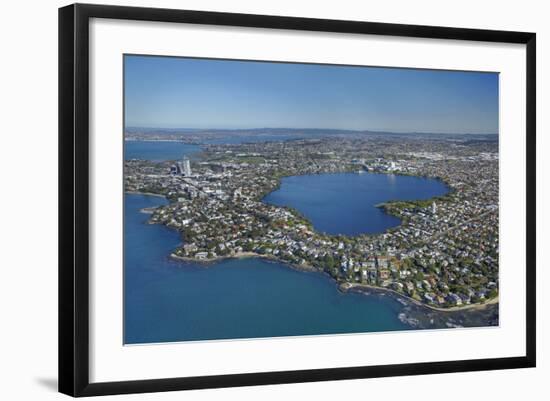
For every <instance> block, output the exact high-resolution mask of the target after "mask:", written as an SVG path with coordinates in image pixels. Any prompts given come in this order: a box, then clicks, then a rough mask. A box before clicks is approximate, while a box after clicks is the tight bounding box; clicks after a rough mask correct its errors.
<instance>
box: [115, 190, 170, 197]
mask: <svg viewBox="0 0 550 401" xmlns="http://www.w3.org/2000/svg"><path fill="white" fill-rule="evenodd" d="M124 193H125V194H128V195H147V196H156V197H159V198H164V199H167V198H166V196H164V195H161V194H155V193H153V192H139V191H124Z"/></svg>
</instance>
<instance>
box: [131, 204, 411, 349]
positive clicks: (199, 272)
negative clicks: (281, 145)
mask: <svg viewBox="0 0 550 401" xmlns="http://www.w3.org/2000/svg"><path fill="white" fill-rule="evenodd" d="M165 202H166V201H165V200H164V199H163V198H159V197H153V196H145V195H129V194H126V195H125V197H124V205H125V211H124V216H125V224H124V230H125V232H124V234H125V244H124V254H125V265H124V285H125V288H124V320H125V321H124V342H125V343H126V344H136V343H152V342H169V341H187V340H213V339H231V338H257V337H277V336H297V335H316V334H336V333H357V332H374V331H391V330H404V329H409V328H410V327H409V326H407V325H405V324H404V323H402V322H401V321H400V320H399V319H398V316H397V315H398V314H399V312H400V311H401V310H402V305H401V304H400V303H399V302H397V301H396V300H395V299H394V298H393V297H390V296H383V295H364V294H358V293H341V292H340V291H338V289H337V287H336V284H335V282H334V281H333V280H331V279H330V278H328V277H327V276H325V275H323V274H320V273H306V272H301V271H296V270H293V269H291V268H289V267H288V266H286V265H283V264H280V263H273V262H267V261H264V260H261V259H256V258H254V259H240V260H226V261H223V262H221V263H216V264H213V265H209V266H208V268H205V267H204V266H202V265H197V264H193V263H182V262H177V261H174V260H171V259H170V258H169V254H170V252H171V251H172V250H173V249H174V248H175V247H176V246H177V245H178V244H179V243H180V238H179V235H178V234H177V232H175V231H172V230H170V229H168V228H166V227H164V226H160V225H149V224H146V221H147V219H148V215H147V214H143V213H140V209H142V208H144V207H150V206H154V205H159V204H163V203H165Z"/></svg>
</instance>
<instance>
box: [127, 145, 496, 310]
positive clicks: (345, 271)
mask: <svg viewBox="0 0 550 401" xmlns="http://www.w3.org/2000/svg"><path fill="white" fill-rule="evenodd" d="M164 137H166V136H164ZM168 137H170V136H168ZM171 137H172V138H175V137H176V135H172V136H171ZM132 139H134V140H140V139H144V138H140V137H136V136H134V138H132V137H131V136H130V137H128V136H127V140H132ZM155 139H157V138H155ZM174 140H176V139H174ZM178 140H184V141H188V142H192V140H193V136H192V135H191V136H189V135H188V136H186V137H185V138H183V139H178ZM201 147H202V151H201V152H200V153H199V154H197V155H193V158H192V160H190V159H188V158H187V157H184V158H182V159H181V160H178V161H165V162H153V161H149V160H127V161H126V162H125V190H126V191H127V192H140V193H153V194H161V195H164V196H166V197H167V198H168V199H169V201H170V202H169V204H168V205H166V206H161V207H157V208H154V209H152V210H148V212H150V213H151V218H150V223H156V224H164V225H166V226H168V227H172V228H174V229H176V230H178V231H179V232H180V233H181V235H182V239H183V243H182V245H181V247H179V248H177V249H175V250H174V252H173V254H172V256H173V257H175V258H180V259H183V260H190V261H200V262H204V263H208V262H212V261H215V260H219V259H221V258H226V257H244V256H257V257H265V258H271V259H274V260H278V261H281V262H284V263H287V264H289V265H292V266H295V267H298V268H302V269H309V270H318V271H322V272H326V273H327V274H329V275H330V276H332V277H333V278H334V279H335V280H336V281H337V282H338V283H339V284H340V286H341V287H342V288H348V289H349V288H353V287H365V288H367V287H377V288H385V289H391V290H393V291H396V292H398V293H400V294H402V295H404V296H407V297H410V298H412V299H414V300H416V301H417V302H420V303H423V304H426V305H428V306H431V307H433V308H441V309H448V308H456V307H462V306H465V305H472V304H481V303H486V302H488V301H489V300H496V299H497V297H498V286H499V284H498V260H499V243H498V241H499V237H498V225H499V224H498V218H499V214H498V213H499V209H498V199H499V178H498V141H497V139H496V136H494V138H492V139H487V138H477V139H470V137H468V136H465V135H464V136H461V137H453V136H449V137H446V136H443V135H439V136H437V135H433V136H430V135H414V134H409V135H383V134H379V135H374V134H371V135H367V134H364V135H360V134H356V135H336V134H333V135H326V136H313V135H311V136H310V137H308V138H306V139H291V140H276V139H275V140H270V141H268V142H258V143H239V144H203V145H201ZM341 172H348V173H349V172H353V173H358V174H361V173H365V172H376V173H384V174H404V175H413V176H422V177H431V178H437V179H440V180H442V181H443V182H445V183H446V184H447V186H448V187H449V193H448V194H447V195H445V196H442V197H438V198H434V199H429V200H422V201H406V202H401V201H400V202H387V203H385V204H382V205H378V206H379V207H381V208H383V209H384V210H385V212H386V213H389V214H391V215H394V216H397V217H399V218H400V219H401V225H399V226H398V227H395V228H393V229H390V230H387V231H386V232H384V233H381V234H376V235H367V234H364V235H358V236H353V237H352V236H344V235H328V234H325V233H322V232H318V231H316V230H315V228H314V227H313V226H312V224H311V222H310V221H308V220H307V219H306V218H304V217H303V216H302V215H301V214H300V213H299V212H298V211H297V210H294V209H292V208H288V207H279V206H274V205H270V204H267V203H265V202H263V201H262V199H263V198H264V197H265V196H266V195H267V194H269V193H270V192H272V191H274V190H276V189H277V188H278V187H279V185H280V184H281V179H282V178H283V177H286V176H295V175H304V174H326V173H341Z"/></svg>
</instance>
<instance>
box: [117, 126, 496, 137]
mask: <svg viewBox="0 0 550 401" xmlns="http://www.w3.org/2000/svg"><path fill="white" fill-rule="evenodd" d="M129 129H143V130H159V131H162V130H165V131H166V130H169V131H178V130H186V131H256V130H292V131H300V130H304V131H342V132H350V133H375V134H417V135H418V134H424V135H499V133H498V132H437V131H392V130H383V129H345V128H313V127H310V128H303V127H300V128H290V127H254V128H193V127H144V126H128V127H125V128H124V133H125V134H126V133H127V130H129Z"/></svg>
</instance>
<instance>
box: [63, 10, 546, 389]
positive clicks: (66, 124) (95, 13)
mask: <svg viewBox="0 0 550 401" xmlns="http://www.w3.org/2000/svg"><path fill="white" fill-rule="evenodd" d="M91 18H107V19H120V20H140V21H160V22H175V23H188V24H205V25H218V26H239V27H251V28H275V29H285V30H303V31H322V32H337V33H353V34H369V35H386V36H401V37H415V38H437V39H450V40H468V41H484V42H500V43H516V44H524V45H526V60H525V62H526V68H527V70H526V72H527V74H526V77H527V78H526V79H527V82H526V88H527V90H526V94H525V95H526V104H527V109H526V113H527V114H526V121H527V124H526V133H527V135H526V150H527V177H526V178H527V181H526V184H527V192H526V202H527V203H526V204H527V210H526V233H527V238H526V239H527V243H526V246H527V248H526V251H527V252H526V253H527V258H526V266H527V269H526V271H527V273H526V274H527V277H526V301H527V302H526V308H527V310H526V317H527V324H526V327H525V333H526V354H525V355H524V356H521V357H510V358H495V359H476V360H456V361H445V362H428V363H409V364H398V365H382V366H354V367H346V368H330V369H314V370H297V371H284V372H261V373H246V374H230V375H219V376H195V377H181V378H166V379H154V380H135V381H122V382H102V383H90V381H89V335H88V329H89V312H88V310H89V306H90V305H89V290H88V285H89V266H88V257H89V249H88V245H89V232H88V229H89V222H88V219H89V213H88V207H89V204H88V202H89V200H88V199H89V198H88V196H89V181H88V172H89V148H88V139H89V132H88V123H89V117H88V110H89V109H88V107H89V105H88V95H89V79H88V61H89V31H88V30H89V21H90V19H91ZM535 48H536V35H535V33H527V32H509V31H494V30H479V29H463V28H447V27H435V26H417V25H401V24H386V23H373V22H358V21H339V20H326V19H310V18H295V17H280V16H266V15H245V14H232V13H220V12H203V11H184V10H171V9H155V8H137V7H120V6H105V5H87V4H74V5H69V6H66V7H63V8H60V9H59V391H60V392H62V393H65V394H68V395H71V396H95V395H107V394H124V393H141V392H159V391H172V390H189V389H203V388H217V387H234V386H251V385H264V384H279V383H293V382H315V381H324V380H345V379H360V378H373V377H385V376H401V375H421V374H433V373H451V372H464V371H481V370H494V369H513V368H527V367H534V366H535V363H536V358H535V354H536V352H535V350H536V337H535V331H536V330H535V327H536V326H535V325H536V320H535V316H536V314H535V313H536V312H535V307H536V305H535V302H536V301H535V299H536V294H535V276H536V260H535V243H536V238H535V235H536V234H535V232H536V216H535V213H536V212H535V210H536V204H535V164H536V160H535V156H536V155H535V142H536V139H535V135H536V104H535V102H536V67H535V65H536V50H535Z"/></svg>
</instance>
